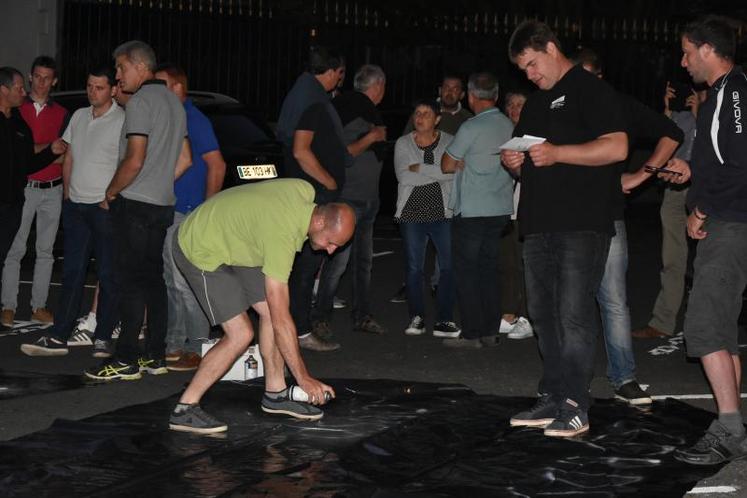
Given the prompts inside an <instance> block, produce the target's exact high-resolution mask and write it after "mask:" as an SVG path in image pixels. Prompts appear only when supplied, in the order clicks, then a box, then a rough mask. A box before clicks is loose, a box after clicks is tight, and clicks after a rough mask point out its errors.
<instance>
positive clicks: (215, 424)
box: [169, 403, 228, 434]
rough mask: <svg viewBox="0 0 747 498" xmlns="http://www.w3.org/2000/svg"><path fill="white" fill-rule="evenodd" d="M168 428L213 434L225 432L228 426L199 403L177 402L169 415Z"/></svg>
mask: <svg viewBox="0 0 747 498" xmlns="http://www.w3.org/2000/svg"><path fill="white" fill-rule="evenodd" d="M169 429H171V430H172V431H182V432H194V433H195V434H214V433H216V432H226V431H227V430H228V426H227V425H226V424H224V423H223V422H221V421H220V420H218V419H216V418H215V417H213V416H212V415H210V414H209V413H205V412H204V411H203V410H202V408H200V405H185V404H181V403H180V404H178V405H176V408H174V411H173V412H171V417H169Z"/></svg>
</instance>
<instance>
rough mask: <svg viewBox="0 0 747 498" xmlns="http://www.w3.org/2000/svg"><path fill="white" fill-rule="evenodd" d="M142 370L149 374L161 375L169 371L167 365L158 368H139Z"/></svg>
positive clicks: (141, 371)
mask: <svg viewBox="0 0 747 498" xmlns="http://www.w3.org/2000/svg"><path fill="white" fill-rule="evenodd" d="M143 372H146V373H148V374H149V375H163V374H167V373H169V370H168V367H158V368H141V369H140V373H141V374H142V373H143Z"/></svg>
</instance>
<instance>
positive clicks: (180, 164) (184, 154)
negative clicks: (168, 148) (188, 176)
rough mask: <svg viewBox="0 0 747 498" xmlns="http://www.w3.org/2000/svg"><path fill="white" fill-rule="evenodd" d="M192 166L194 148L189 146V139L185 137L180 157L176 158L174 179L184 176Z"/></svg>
mask: <svg viewBox="0 0 747 498" xmlns="http://www.w3.org/2000/svg"><path fill="white" fill-rule="evenodd" d="M190 166H192V148H191V147H190V146H189V140H188V139H186V138H185V139H184V141H183V142H182V150H181V151H179V158H178V159H177V160H176V167H175V168H174V180H176V179H178V178H179V177H180V176H182V175H183V174H184V172H185V171H187V169H188V168H189V167H190Z"/></svg>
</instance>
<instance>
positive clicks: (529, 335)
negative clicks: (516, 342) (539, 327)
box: [507, 332, 534, 339]
mask: <svg viewBox="0 0 747 498" xmlns="http://www.w3.org/2000/svg"><path fill="white" fill-rule="evenodd" d="M511 334H513V332H509V333H508V334H507V335H508V338H509V339H529V338H530V337H532V336H533V335H534V332H530V333H529V334H520V335H519V334H515V335H511Z"/></svg>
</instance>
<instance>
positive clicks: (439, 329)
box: [433, 322, 462, 339]
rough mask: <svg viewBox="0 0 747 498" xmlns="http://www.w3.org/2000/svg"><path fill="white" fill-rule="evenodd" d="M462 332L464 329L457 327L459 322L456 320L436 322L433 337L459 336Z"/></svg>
mask: <svg viewBox="0 0 747 498" xmlns="http://www.w3.org/2000/svg"><path fill="white" fill-rule="evenodd" d="M461 333H462V329H460V328H459V327H457V324H456V323H454V322H436V323H435V325H433V337H449V338H452V339H453V338H454V337H459V334H461Z"/></svg>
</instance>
